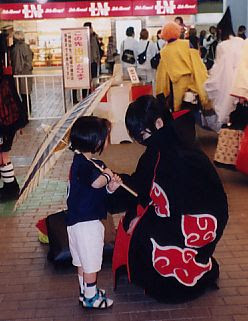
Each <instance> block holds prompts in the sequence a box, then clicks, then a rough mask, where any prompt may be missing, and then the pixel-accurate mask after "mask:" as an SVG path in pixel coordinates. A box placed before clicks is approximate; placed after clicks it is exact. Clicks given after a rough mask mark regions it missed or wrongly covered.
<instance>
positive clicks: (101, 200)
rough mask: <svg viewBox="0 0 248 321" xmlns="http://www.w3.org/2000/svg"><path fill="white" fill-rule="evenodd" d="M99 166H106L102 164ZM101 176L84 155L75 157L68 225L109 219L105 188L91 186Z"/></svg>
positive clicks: (69, 197)
mask: <svg viewBox="0 0 248 321" xmlns="http://www.w3.org/2000/svg"><path fill="white" fill-rule="evenodd" d="M98 162H99V161H98ZM99 165H104V164H103V163H102V162H101V164H99ZM104 167H105V165H104ZM100 175H101V172H100V170H99V169H97V168H96V167H95V166H94V164H93V163H92V162H91V161H89V160H88V159H87V158H86V157H85V156H84V155H82V154H75V155H74V158H73V162H72V165H71V170H70V177H69V186H68V198H67V206H68V215H67V217H66V222H67V225H69V226H71V225H74V224H77V223H79V222H85V221H93V220H98V219H99V220H100V219H104V218H106V217H107V210H106V195H107V191H106V188H105V186H104V187H101V188H93V187H92V186H91V184H92V183H93V182H94V181H95V180H96V179H97V178H98V177H99V176H100Z"/></svg>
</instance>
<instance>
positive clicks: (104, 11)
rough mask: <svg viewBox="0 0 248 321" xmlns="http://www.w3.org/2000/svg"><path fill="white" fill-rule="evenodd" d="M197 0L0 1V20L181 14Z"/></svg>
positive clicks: (189, 11)
mask: <svg viewBox="0 0 248 321" xmlns="http://www.w3.org/2000/svg"><path fill="white" fill-rule="evenodd" d="M195 13H197V0H148V1H142V0H125V1H120V0H117V1H113V0H110V1H91V2H90V1H83V2H82V1H80V2H79V1H77V2H47V3H45V4H36V3H35V4H34V3H13V4H0V20H31V19H54V18H82V17H121V16H156V15H159V16H160V15H174V14H175V15H184V14H195Z"/></svg>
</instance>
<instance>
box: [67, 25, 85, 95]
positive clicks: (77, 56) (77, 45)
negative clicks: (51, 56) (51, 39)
mask: <svg viewBox="0 0 248 321" xmlns="http://www.w3.org/2000/svg"><path fill="white" fill-rule="evenodd" d="M61 32H62V53H63V58H62V61H63V77H64V87H65V88H70V89H71V88H90V62H89V56H90V52H89V43H90V33H89V28H83V27H82V28H68V29H62V30H61Z"/></svg>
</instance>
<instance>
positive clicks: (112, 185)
mask: <svg viewBox="0 0 248 321" xmlns="http://www.w3.org/2000/svg"><path fill="white" fill-rule="evenodd" d="M121 184H122V179H121V178H120V176H119V175H117V174H113V176H112V178H111V181H110V182H109V183H108V190H109V192H110V193H113V192H114V191H115V190H117V188H118V187H119V186H120V185H121Z"/></svg>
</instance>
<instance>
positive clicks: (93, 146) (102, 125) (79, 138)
mask: <svg viewBox="0 0 248 321" xmlns="http://www.w3.org/2000/svg"><path fill="white" fill-rule="evenodd" d="M110 129H111V123H110V122H109V121H108V120H107V119H105V118H98V117H95V116H84V117H80V118H78V119H77V120H76V122H75V123H74V125H73V126H72V129H71V134H70V142H71V145H70V149H71V150H73V151H75V150H78V151H79V152H81V153H88V152H90V153H92V154H94V153H99V154H101V153H102V151H103V148H104V145H105V141H106V140H107V139H108V138H109V134H110Z"/></svg>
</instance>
